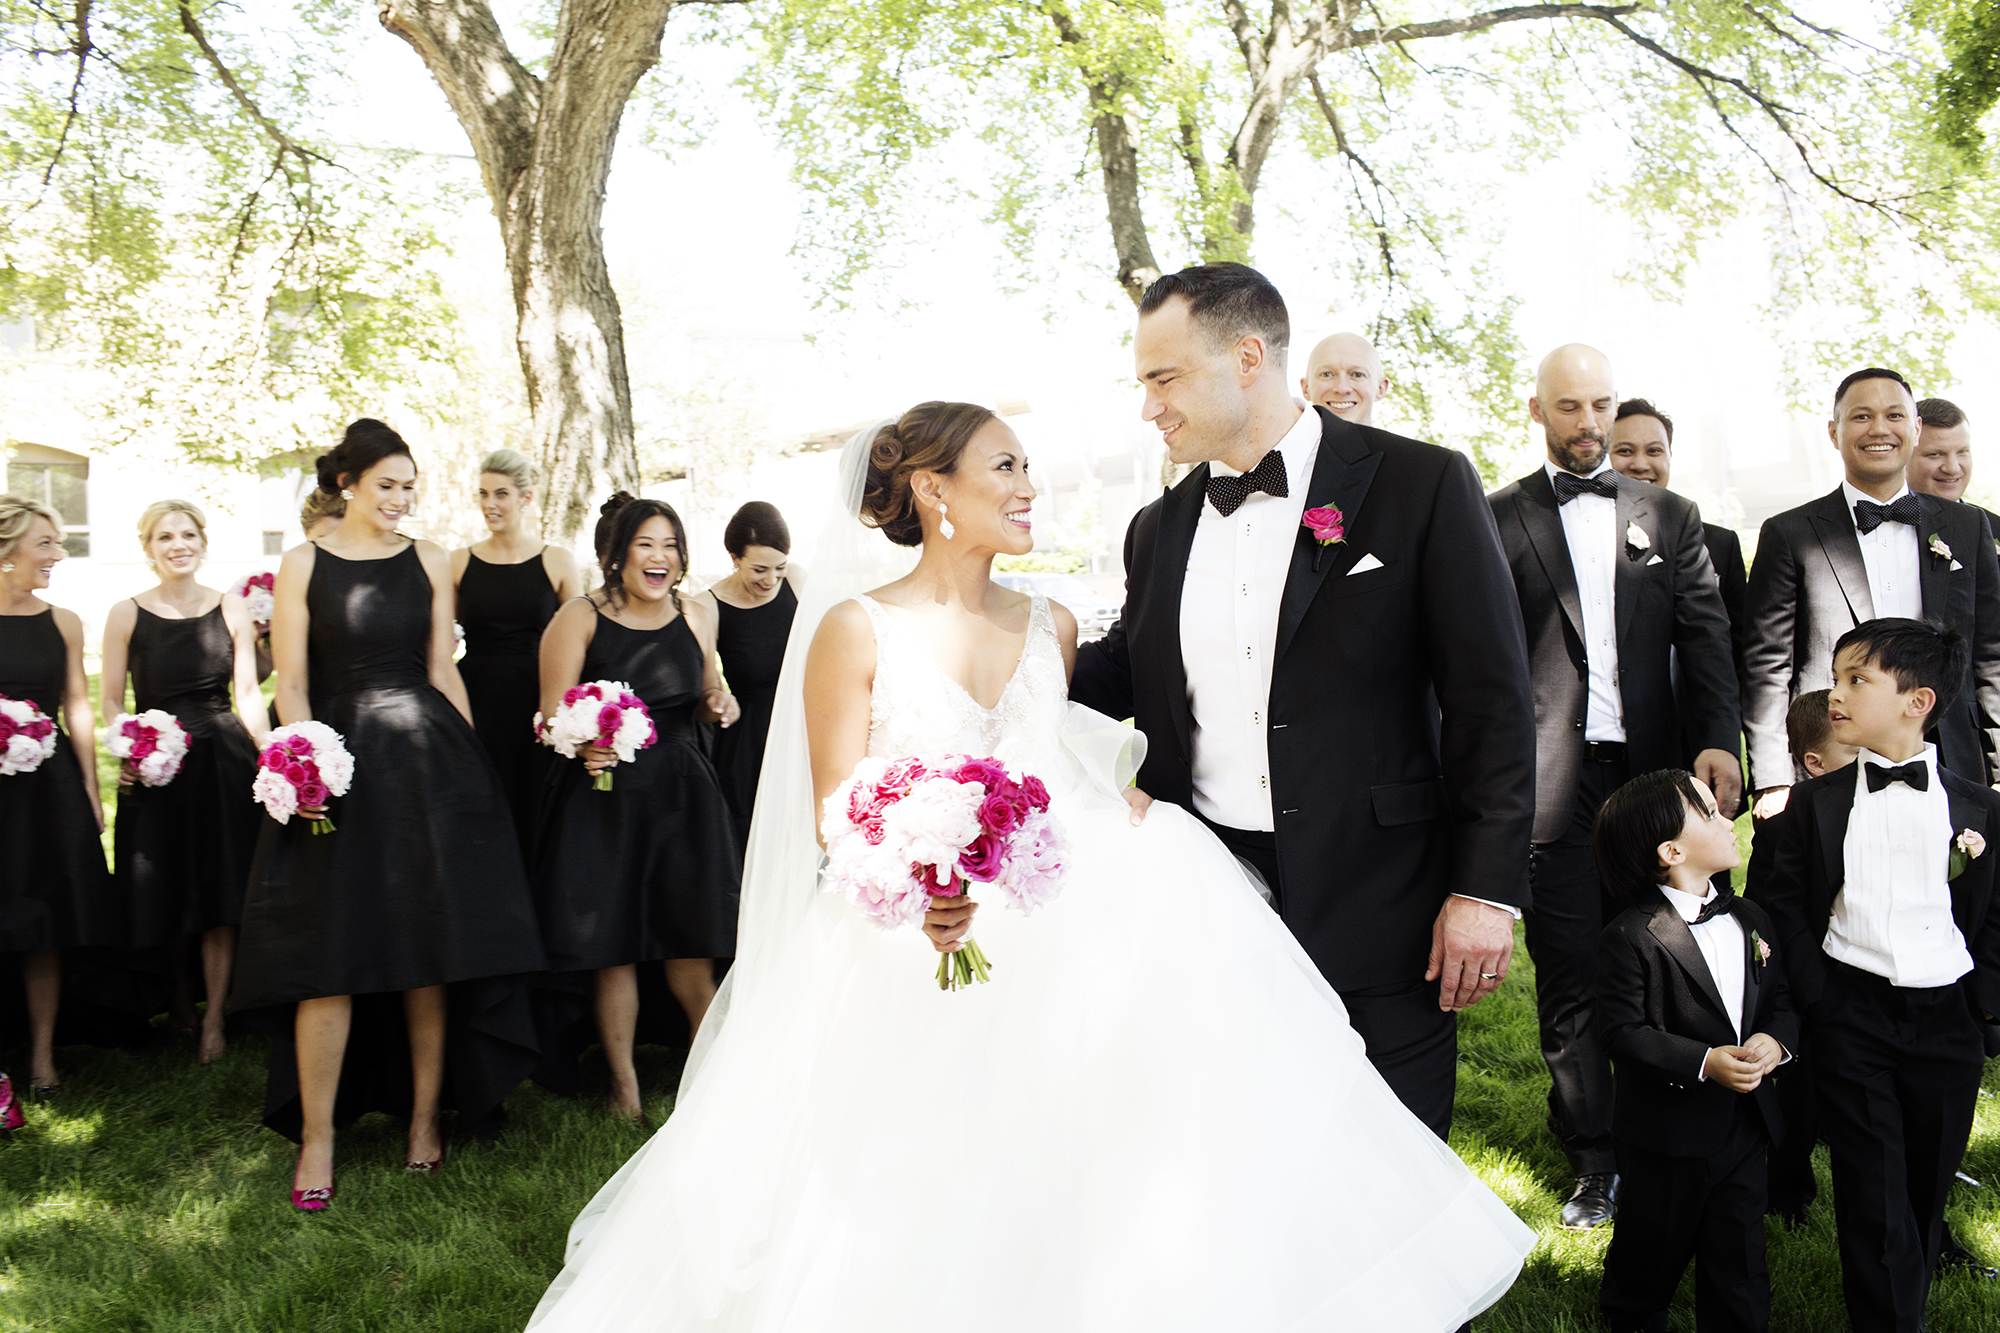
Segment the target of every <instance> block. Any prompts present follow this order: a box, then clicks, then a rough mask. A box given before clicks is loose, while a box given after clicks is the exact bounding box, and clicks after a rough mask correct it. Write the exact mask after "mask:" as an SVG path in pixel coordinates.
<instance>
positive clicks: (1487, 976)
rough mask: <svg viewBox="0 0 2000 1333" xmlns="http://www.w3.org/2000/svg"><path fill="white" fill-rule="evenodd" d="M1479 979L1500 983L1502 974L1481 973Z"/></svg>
mask: <svg viewBox="0 0 2000 1333" xmlns="http://www.w3.org/2000/svg"><path fill="white" fill-rule="evenodd" d="M1479 979H1480V980H1481V981H1498V980H1499V979H1500V974H1499V973H1498V972H1481V973H1480V974H1479Z"/></svg>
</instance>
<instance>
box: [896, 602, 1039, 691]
mask: <svg viewBox="0 0 2000 1333" xmlns="http://www.w3.org/2000/svg"><path fill="white" fill-rule="evenodd" d="M861 600H862V601H864V602H867V603H868V604H869V605H870V606H873V607H874V608H875V609H876V610H877V611H879V612H880V613H881V614H882V619H883V621H884V622H885V623H887V624H888V625H890V626H891V627H892V628H896V630H897V633H899V634H900V633H902V630H901V629H900V628H899V627H896V617H895V616H892V615H890V614H889V608H888V607H886V606H884V605H883V604H882V603H880V602H878V601H876V600H875V599H874V598H873V597H870V596H869V595H868V594H867V593H865V592H864V593H862V594H861ZM1035 612H1036V603H1035V602H1034V601H1032V600H1031V601H1030V602H1029V603H1028V628H1027V630H1026V632H1024V633H1023V634H1022V635H1021V651H1020V652H1019V653H1017V654H1015V656H1014V670H1013V671H1012V672H1011V673H1010V674H1009V675H1008V677H1007V683H1006V684H1005V685H1002V686H1001V687H1000V697H999V698H997V699H995V700H994V701H993V702H992V703H990V704H983V703H981V702H979V696H978V695H976V694H974V693H973V692H972V691H971V690H970V689H968V688H967V687H966V684H965V682H964V681H962V680H960V679H959V678H958V677H957V676H954V675H952V674H951V673H950V672H949V671H946V670H945V669H944V666H943V664H942V663H940V662H939V661H938V660H937V659H936V658H935V657H932V656H931V655H930V653H929V652H928V651H927V650H926V649H925V648H924V646H923V645H922V644H920V643H917V642H915V641H914V640H913V641H912V642H911V647H912V648H914V649H915V650H916V655H917V656H918V657H921V658H923V659H924V661H925V662H927V663H928V664H929V665H930V668H931V670H933V671H935V672H937V673H938V675H939V676H941V677H943V678H944V679H945V680H946V681H947V682H949V683H950V684H951V685H952V686H953V687H954V688H955V689H957V690H958V692H959V693H960V694H962V695H964V696H965V697H966V700H967V701H968V702H969V703H971V705H972V706H973V707H974V708H977V709H978V710H979V711H980V712H982V713H985V714H988V715H989V716H990V715H992V714H994V713H997V712H999V711H1000V709H1001V707H1002V706H1003V705H1004V704H1006V702H1007V696H1008V695H1010V694H1012V693H1013V692H1014V683H1015V682H1016V681H1018V680H1020V679H1021V667H1022V664H1024V663H1025V662H1026V661H1027V660H1028V649H1029V648H1030V647H1032V646H1033V645H1034V642H1035Z"/></svg>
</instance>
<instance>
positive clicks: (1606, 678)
mask: <svg viewBox="0 0 2000 1333" xmlns="http://www.w3.org/2000/svg"><path fill="white" fill-rule="evenodd" d="M1542 466H1543V467H1544V468H1545V469H1547V471H1548V474H1549V484H1550V485H1554V484H1555V475H1556V473H1558V472H1560V471H1562V469H1561V468H1558V467H1557V466H1556V465H1555V464H1554V463H1544V464H1542ZM1610 472H1611V464H1609V463H1606V464H1605V465H1604V466H1603V467H1600V468H1598V469H1597V471H1595V472H1593V473H1591V474H1590V475H1591V476H1593V477H1602V476H1606V475H1608V474H1610ZM1556 513H1557V514H1559V515H1561V517H1562V526H1563V540H1564V541H1565V542H1566V543H1567V544H1568V546H1569V563H1570V568H1571V569H1573V570H1575V571H1576V595H1577V599H1578V600H1579V601H1580V602H1582V604H1583V656H1584V661H1585V663H1586V664H1587V665H1588V666H1589V669H1590V707H1589V711H1588V712H1586V713H1585V714H1584V722H1583V738H1584V739H1585V740H1587V741H1615V742H1618V743H1620V744H1622V743H1623V742H1624V740H1625V700H1624V699H1623V698H1622V697H1620V695H1619V693H1618V602H1617V591H1616V587H1617V582H1618V558H1619V556H1620V554H1622V549H1621V548H1623V546H1624V544H1625V542H1624V537H1623V534H1621V533H1620V532H1619V531H1618V502H1617V501H1616V500H1613V499H1611V498H1610V497H1609V496H1605V495H1590V494H1584V495H1579V496H1577V497H1576V498H1575V499H1574V500H1571V501H1570V502H1569V503H1568V504H1565V505H1557V506H1556Z"/></svg>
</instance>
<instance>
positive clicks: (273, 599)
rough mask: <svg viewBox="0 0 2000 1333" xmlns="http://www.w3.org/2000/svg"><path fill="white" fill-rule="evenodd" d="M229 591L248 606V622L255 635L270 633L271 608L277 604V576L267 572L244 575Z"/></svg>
mask: <svg viewBox="0 0 2000 1333" xmlns="http://www.w3.org/2000/svg"><path fill="white" fill-rule="evenodd" d="M229 591H231V592H233V593H235V594H236V595H237V596H238V597H241V598H242V599H243V600H244V602H245V603H246V604H247V605H248V609H249V611H250V621H251V623H252V624H253V625H254V626H256V629H257V633H259V634H269V633H270V632H271V608H272V607H274V606H276V605H277V604H278V576H277V575H276V574H273V573H272V572H270V571H269V570H266V571H264V572H263V573H262V574H245V575H244V576H243V577H242V578H240V579H238V580H236V586H235V587H233V588H231V589H230V590H229Z"/></svg>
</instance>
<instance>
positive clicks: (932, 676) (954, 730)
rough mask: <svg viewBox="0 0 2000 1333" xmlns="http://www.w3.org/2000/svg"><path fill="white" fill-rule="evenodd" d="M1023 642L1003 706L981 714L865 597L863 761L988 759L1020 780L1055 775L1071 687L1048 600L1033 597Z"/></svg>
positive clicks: (1002, 698)
mask: <svg viewBox="0 0 2000 1333" xmlns="http://www.w3.org/2000/svg"><path fill="white" fill-rule="evenodd" d="M1030 596H1031V597H1032V598H1033V604H1032V605H1031V606H1030V607H1029V609H1028V640H1027V643H1026V644H1025V645H1023V647H1022V649H1021V660H1020V662H1019V664H1017V665H1016V666H1015V668H1014V674H1013V676H1012V677H1011V678H1010V679H1009V680H1008V682H1007V688H1006V689H1005V690H1004V691H1002V692H1001V695H1000V702H999V703H998V704H997V705H995V706H994V707H992V708H981V707H980V706H979V703H978V701H977V700H975V699H974V698H973V697H972V696H971V695H970V694H968V693H966V691H965V687H964V686H962V685H960V684H959V683H958V682H957V681H955V680H953V679H952V678H951V677H950V676H948V675H946V674H945V672H944V668H942V667H940V666H939V665H938V664H937V663H936V662H935V661H933V660H932V659H931V656H930V654H929V653H927V652H925V651H924V647H923V645H922V644H921V643H918V642H916V641H915V639H913V638H912V637H911V636H910V635H909V633H908V632H906V631H905V630H904V629H903V627H902V626H900V625H898V624H897V621H896V616H895V614H894V613H893V612H890V611H887V610H884V609H883V607H882V606H881V604H880V603H878V602H876V601H875V599H874V598H872V597H867V596H863V597H861V598H860V599H859V601H860V602H861V605H862V606H863V607H865V608H867V611H868V620H869V623H870V624H871V625H873V626H874V628H875V692H874V694H873V696H872V698H871V700H870V702H869V706H868V753H869V754H870V755H873V756H877V757H880V758H889V759H896V758H901V757H902V756H904V755H937V754H973V755H992V756H994V757H995V758H997V759H1000V760H1002V761H1003V762H1005V763H1006V764H1007V765H1008V766H1009V767H1010V768H1013V769H1015V770H1016V771H1017V772H1031V773H1051V772H1052V771H1053V769H1054V767H1055V764H1056V759H1057V750H1058V747H1059V734H1060V732H1061V730H1062V724H1063V715H1064V712H1065V710H1066V709H1067V707H1068V702H1069V682H1068V679H1067V677H1066V675H1065V674H1064V671H1063V659H1062V644H1061V642H1060V641H1059V640H1057V638H1056V626H1055V619H1054V617H1053V616H1051V615H1050V614H1049V600H1048V598H1046V597H1044V596H1042V595H1041V594H1040V593H1031V594H1030Z"/></svg>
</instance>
